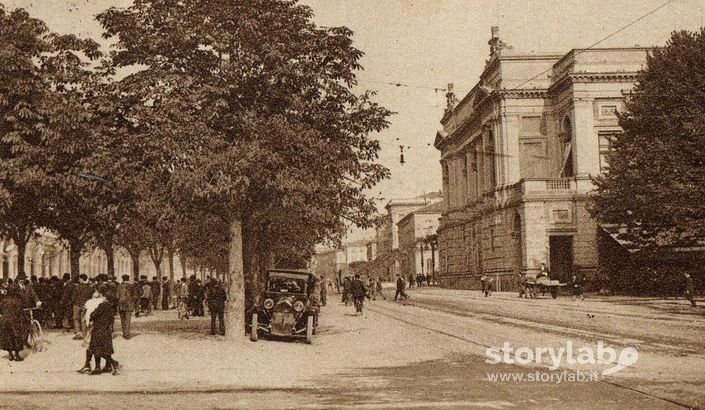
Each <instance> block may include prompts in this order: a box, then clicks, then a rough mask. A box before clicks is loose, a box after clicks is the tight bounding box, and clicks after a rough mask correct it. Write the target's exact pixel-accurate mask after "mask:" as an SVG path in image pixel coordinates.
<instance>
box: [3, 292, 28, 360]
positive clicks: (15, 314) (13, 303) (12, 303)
mask: <svg viewBox="0 0 705 410" xmlns="http://www.w3.org/2000/svg"><path fill="white" fill-rule="evenodd" d="M22 306H23V305H22V298H21V297H20V294H19V291H18V290H17V288H15V287H14V286H11V287H10V288H9V290H8V291H7V295H5V297H4V298H3V300H2V304H0V314H2V316H0V348H2V350H7V352H8V353H9V354H10V357H9V359H10V360H15V361H18V362H20V361H22V360H24V359H23V358H22V356H20V350H23V349H24V347H25V343H26V341H27V337H29V331H30V323H29V318H28V317H27V315H26V314H25V313H24V311H23V310H22Z"/></svg>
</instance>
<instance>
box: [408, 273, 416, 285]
mask: <svg viewBox="0 0 705 410" xmlns="http://www.w3.org/2000/svg"><path fill="white" fill-rule="evenodd" d="M415 283H416V279H414V274H413V273H410V274H409V289H411V288H413V287H414V284H415Z"/></svg>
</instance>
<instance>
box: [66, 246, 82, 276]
mask: <svg viewBox="0 0 705 410" xmlns="http://www.w3.org/2000/svg"><path fill="white" fill-rule="evenodd" d="M82 250H83V242H82V241H79V240H77V239H73V240H69V259H71V279H76V278H78V275H80V274H81V251H82Z"/></svg>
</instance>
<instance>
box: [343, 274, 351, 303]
mask: <svg viewBox="0 0 705 410" xmlns="http://www.w3.org/2000/svg"><path fill="white" fill-rule="evenodd" d="M343 303H345V306H347V305H348V303H350V278H349V277H347V276H346V277H345V279H343Z"/></svg>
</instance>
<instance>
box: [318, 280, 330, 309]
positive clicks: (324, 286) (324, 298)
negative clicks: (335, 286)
mask: <svg viewBox="0 0 705 410" xmlns="http://www.w3.org/2000/svg"><path fill="white" fill-rule="evenodd" d="M319 279H320V281H321V292H320V295H321V306H325V305H326V303H328V279H326V278H324V277H323V276H322V275H321V276H319Z"/></svg>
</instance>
